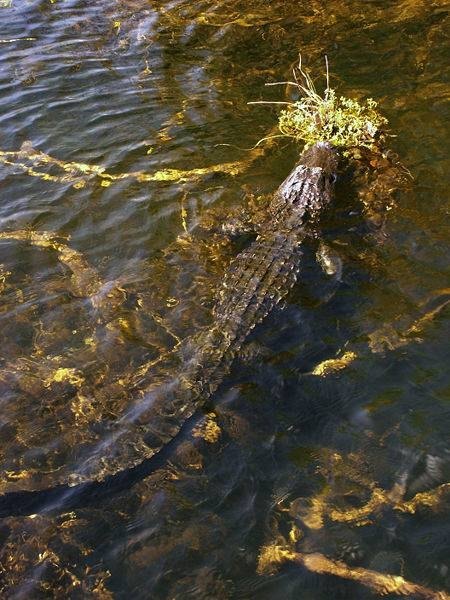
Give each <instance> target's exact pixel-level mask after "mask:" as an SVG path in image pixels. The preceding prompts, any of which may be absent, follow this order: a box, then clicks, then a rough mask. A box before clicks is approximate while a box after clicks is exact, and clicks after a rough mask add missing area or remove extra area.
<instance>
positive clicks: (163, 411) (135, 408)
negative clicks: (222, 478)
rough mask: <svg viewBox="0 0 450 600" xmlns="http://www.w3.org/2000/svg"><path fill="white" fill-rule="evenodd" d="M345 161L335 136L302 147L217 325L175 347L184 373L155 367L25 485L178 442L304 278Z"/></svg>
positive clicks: (225, 287)
mask: <svg viewBox="0 0 450 600" xmlns="http://www.w3.org/2000/svg"><path fill="white" fill-rule="evenodd" d="M337 165H338V157H337V152H336V150H335V148H334V147H333V146H332V145H331V144H330V143H328V142H318V143H316V144H315V145H314V146H312V147H310V148H309V149H306V150H305V151H304V152H303V153H302V155H301V156H300V159H299V162H298V164H297V165H296V166H295V167H294V169H293V170H292V171H291V173H290V174H289V175H288V177H287V178H286V179H285V180H284V181H283V183H282V184H281V185H280V187H279V188H278V189H277V190H276V191H275V193H274V194H273V197H272V199H271V201H270V203H269V206H268V213H267V216H266V218H265V220H264V222H263V223H261V225H260V227H259V228H258V231H259V232H258V235H257V237H256V239H254V241H253V242H251V243H250V244H249V245H248V246H247V247H246V248H245V249H243V250H242V251H241V252H240V253H239V254H238V255H237V256H236V257H235V258H234V259H233V260H232V262H231V264H230V265H229V268H228V270H227V272H226V274H225V276H224V278H223V281H222V284H221V286H220V287H219V289H218V291H217V297H216V302H215V306H214V308H213V315H214V323H213V326H212V327H210V328H208V329H207V330H202V331H200V332H199V333H198V334H196V335H193V336H192V337H189V338H187V339H185V340H184V341H182V342H181V343H180V344H179V345H178V347H176V348H175V349H174V350H173V351H172V352H173V356H172V361H173V360H175V362H176V365H177V371H176V373H177V374H176V376H172V377H171V378H170V380H169V382H168V381H167V378H166V379H165V381H163V382H161V381H155V380H153V381H152V378H151V376H152V374H151V373H149V378H148V381H147V382H146V383H144V384H143V385H141V386H140V388H139V389H138V390H135V392H137V393H135V394H134V395H135V398H134V399H133V402H131V403H130V404H129V405H128V406H127V408H126V411H125V412H124V413H123V414H122V415H119V416H118V418H115V419H114V418H113V417H111V418H110V419H109V420H108V421H106V420H105V422H101V423H98V424H96V431H95V435H94V436H93V441H92V442H88V443H82V444H80V446H79V447H77V448H71V449H70V450H69V451H68V455H69V458H68V459H67V460H66V461H65V462H64V464H63V465H62V466H61V465H59V466H57V467H56V468H54V469H51V470H42V471H41V472H39V469H38V468H37V469H36V472H35V474H34V475H33V476H31V477H30V478H29V479H28V481H27V484H26V485H27V487H26V488H25V491H33V492H35V491H37V492H39V491H41V492H42V491H45V490H51V489H52V488H55V487H66V488H67V489H69V487H73V486H76V487H78V486H79V484H87V483H89V482H90V483H93V482H94V483H96V482H103V481H104V480H105V479H108V480H109V479H110V478H111V476H117V475H120V473H122V472H124V471H127V470H128V471H129V470H130V469H133V468H135V467H137V466H138V465H140V464H141V463H143V462H144V461H147V460H148V459H152V457H153V458H158V455H160V454H162V453H163V450H164V448H165V447H166V446H168V445H170V444H171V443H173V440H174V439H176V437H177V434H179V432H180V429H181V428H182V427H183V425H184V424H185V423H186V421H188V420H189V419H190V418H191V417H192V416H193V415H194V413H196V412H197V411H198V409H199V408H200V407H202V406H203V405H204V404H205V403H206V402H207V400H208V399H209V398H210V397H211V395H212V394H213V393H214V392H215V391H216V390H217V388H218V387H219V385H220V383H221V382H222V380H223V379H224V377H225V376H226V375H227V373H228V372H229V370H230V368H231V365H232V362H233V360H234V358H235V357H236V355H237V354H238V352H239V350H240V348H241V347H242V345H243V343H244V341H245V340H246V338H247V337H248V335H249V333H250V332H251V331H252V329H253V328H254V327H255V326H256V325H257V324H258V323H260V322H261V321H262V320H263V319H264V318H265V317H266V316H267V315H268V314H269V313H270V312H271V311H272V310H273V309H274V307H275V306H276V305H278V304H279V303H280V301H281V300H282V299H283V298H284V297H285V296H286V295H287V294H288V292H289V291H290V289H291V288H292V287H293V286H294V284H295V282H296V281H297V278H298V276H299V274H300V270H301V265H302V255H303V250H302V246H303V243H304V242H305V241H306V240H308V239H312V238H315V237H316V236H317V234H318V228H319V225H320V220H321V217H322V215H323V214H324V212H325V211H326V209H327V208H328V206H329V205H330V203H331V201H332V198H333V188H334V182H335V179H336V170H337ZM172 372H174V371H172ZM144 379H145V378H144ZM155 455H157V456H155ZM22 483H23V482H22ZM23 489H24V488H23V487H21V481H20V477H10V473H4V476H3V484H2V491H3V492H6V494H5V495H4V496H3V498H6V497H7V496H9V495H10V492H13V494H11V495H12V496H14V492H15V493H19V494H20V493H21V491H22V490H23Z"/></svg>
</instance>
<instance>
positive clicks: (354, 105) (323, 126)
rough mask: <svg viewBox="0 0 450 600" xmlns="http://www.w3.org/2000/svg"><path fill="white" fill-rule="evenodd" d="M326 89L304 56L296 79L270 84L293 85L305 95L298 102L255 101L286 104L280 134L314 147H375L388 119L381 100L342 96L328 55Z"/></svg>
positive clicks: (281, 118)
mask: <svg viewBox="0 0 450 600" xmlns="http://www.w3.org/2000/svg"><path fill="white" fill-rule="evenodd" d="M325 61H326V67H327V73H326V88H325V91H324V94H323V96H321V95H320V94H319V93H318V92H317V90H316V87H315V85H314V82H313V80H312V78H311V76H310V75H309V73H307V72H306V71H305V70H304V69H303V68H302V61H301V57H300V59H299V62H298V65H297V67H295V68H294V69H293V77H294V81H282V82H276V83H268V84H266V85H288V86H293V87H294V88H295V89H296V90H297V91H298V92H299V94H300V95H301V96H300V98H299V99H298V100H296V101H295V102H271V101H260V102H256V103H251V104H261V103H262V104H281V105H286V107H287V108H285V109H283V110H282V111H281V113H280V115H279V121H278V126H279V130H280V134H281V135H280V137H288V138H293V139H294V140H295V141H297V142H304V143H305V145H306V146H310V145H312V144H315V143H316V142H320V141H329V142H331V143H332V144H334V145H335V146H339V147H342V148H344V153H345V152H347V151H348V150H349V149H350V148H352V147H366V148H372V147H373V145H374V143H375V140H376V139H377V137H379V136H380V134H381V132H382V129H383V127H384V126H386V125H387V119H386V118H385V117H383V116H382V115H381V114H380V113H379V112H378V111H377V103H376V102H375V100H373V99H372V98H368V99H367V100H366V101H365V102H364V103H360V102H358V101H357V100H353V99H351V98H345V97H344V96H340V97H338V96H337V95H336V92H335V90H333V89H331V88H330V81H329V72H328V60H327V58H325Z"/></svg>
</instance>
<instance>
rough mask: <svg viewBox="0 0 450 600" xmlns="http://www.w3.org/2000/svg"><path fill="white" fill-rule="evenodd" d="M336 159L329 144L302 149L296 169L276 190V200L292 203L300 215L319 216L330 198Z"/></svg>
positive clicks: (333, 149) (334, 176)
mask: <svg viewBox="0 0 450 600" xmlns="http://www.w3.org/2000/svg"><path fill="white" fill-rule="evenodd" d="M337 166H338V156H337V151H336V149H335V148H334V147H333V146H332V144H330V143H329V142H317V143H316V144H314V146H311V147H310V148H308V149H307V150H305V151H304V152H303V153H302V155H301V156H300V160H299V162H298V164H297V166H296V167H295V169H294V170H293V171H292V172H291V173H290V175H289V176H288V177H287V179H285V180H284V181H283V183H282V184H281V186H280V187H279V189H278V194H277V196H278V199H281V200H282V201H283V202H285V203H289V204H291V205H292V206H293V207H294V208H295V209H296V210H297V209H298V210H299V211H300V213H301V215H304V214H305V213H308V214H309V216H314V215H315V214H318V213H319V212H320V211H322V210H323V208H324V207H325V206H326V205H327V204H329V203H330V201H331V198H332V195H333V187H334V182H335V181H336V171H337Z"/></svg>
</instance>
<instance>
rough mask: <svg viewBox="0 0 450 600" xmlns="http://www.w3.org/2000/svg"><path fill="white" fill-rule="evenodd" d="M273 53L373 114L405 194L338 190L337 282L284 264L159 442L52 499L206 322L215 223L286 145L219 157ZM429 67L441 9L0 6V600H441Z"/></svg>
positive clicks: (438, 293)
mask: <svg viewBox="0 0 450 600" xmlns="http://www.w3.org/2000/svg"><path fill="white" fill-rule="evenodd" d="M6 4H7V3H6ZM300 51H301V52H302V55H303V58H304V61H305V62H306V63H307V65H308V66H309V67H310V69H311V70H312V72H313V73H318V74H319V73H321V72H323V56H324V55H325V54H327V55H328V57H329V60H330V64H331V71H332V82H331V83H332V86H333V87H335V88H336V89H337V90H338V92H339V93H342V94H344V95H346V96H349V97H356V98H364V97H368V96H371V97H373V98H375V99H376V100H377V101H379V104H380V107H381V109H382V111H383V113H384V114H385V115H386V116H387V117H388V119H389V122H390V127H391V131H392V133H393V134H395V136H396V137H392V138H390V139H389V142H388V143H389V147H390V150H392V151H393V152H396V153H397V154H398V156H399V159H400V160H401V162H402V164H403V165H404V166H405V167H406V168H407V169H408V170H409V171H410V173H411V175H412V177H413V179H411V178H409V177H406V178H403V179H402V181H400V180H399V179H397V176H398V174H399V172H398V171H396V170H395V169H394V170H393V171H390V170H389V169H390V166H389V165H390V164H391V163H390V160H388V161H387V162H386V165H387V166H386V165H384V166H383V165H381V166H380V165H375V164H372V166H371V167H370V168H371V169H373V170H372V173H371V176H372V179H373V181H375V184H374V185H375V187H372V188H370V189H369V184H368V183H367V182H366V181H365V180H364V178H359V179H355V178H353V179H352V177H351V176H350V175H349V174H348V173H344V172H343V173H342V176H341V178H340V181H339V183H338V190H337V201H336V210H335V213H334V214H333V215H332V217H331V219H330V223H328V226H327V231H326V232H325V236H326V239H327V241H328V243H329V244H331V245H332V246H333V248H334V249H335V251H338V253H339V254H340V256H341V258H342V262H343V272H342V278H341V281H340V282H339V283H338V282H336V281H333V280H330V279H329V278H327V277H325V275H323V274H322V272H321V270H320V268H319V267H318V266H317V264H315V262H314V260H313V256H312V251H311V252H310V254H311V256H309V257H308V256H307V257H306V259H305V260H306V261H308V262H307V268H306V270H305V275H304V280H303V281H302V282H300V283H299V285H298V286H297V288H296V289H295V291H294V293H292V294H291V295H290V297H289V300H288V301H287V302H286V305H285V307H284V310H282V311H278V312H276V313H274V314H272V315H271V316H270V317H269V319H268V320H267V321H266V322H265V323H263V324H262V325H261V326H260V327H259V328H257V329H256V330H255V332H254V334H253V335H252V339H251V340H249V343H248V345H247V347H246V348H244V350H243V352H242V357H241V359H240V360H239V361H237V362H236V363H235V365H234V368H233V371H232V373H231V375H230V376H228V377H227V378H226V379H225V380H224V382H223V385H222V386H221V388H220V389H219V391H218V392H217V393H216V394H215V395H214V397H213V399H212V401H211V402H210V403H209V404H208V406H207V407H206V409H205V414H203V415H200V416H199V417H198V419H197V421H196V422H195V423H194V424H193V429H192V427H191V429H190V430H188V431H185V432H184V433H183V434H182V435H181V440H180V443H179V445H178V447H177V448H175V449H174V450H173V451H171V452H169V453H167V455H164V456H163V457H162V458H161V460H160V462H159V463H158V464H156V463H155V464H153V465H151V466H150V467H148V469H147V471H145V470H141V471H139V472H137V473H134V474H128V475H126V476H123V477H122V478H119V480H117V478H116V480H114V481H113V482H109V483H108V482H107V483H104V484H100V485H99V486H97V487H95V486H94V488H93V489H89V490H86V489H84V490H81V491H76V490H77V488H67V489H65V490H63V492H61V493H58V494H54V493H53V492H52V491H49V490H51V489H53V485H54V483H55V480H56V482H58V473H59V472H60V471H61V469H62V468H63V466H64V465H67V464H71V463H74V462H76V460H77V459H78V458H79V455H78V454H77V452H78V450H77V449H78V448H79V447H80V446H81V444H83V443H85V442H87V441H89V440H92V439H95V438H96V436H97V435H100V433H99V431H100V429H99V427H100V425H99V421H100V417H101V420H102V422H103V421H104V420H105V419H109V420H110V421H114V419H115V418H116V416H117V417H118V416H120V415H122V414H123V412H124V411H125V410H126V409H127V407H128V406H129V404H130V402H132V401H133V394H132V392H131V391H130V390H132V389H133V386H136V385H137V382H139V381H140V380H141V379H142V378H144V379H145V378H146V377H156V376H158V377H159V376H164V377H166V378H167V377H168V376H169V377H170V376H171V372H170V362H169V363H167V364H166V363H165V362H164V360H163V361H161V360H160V359H161V356H167V355H168V353H170V350H171V349H173V348H174V347H175V346H176V345H177V344H178V343H179V341H180V340H181V339H184V338H186V337H187V336H190V335H192V334H194V333H195V332H196V331H199V330H200V329H201V328H202V327H207V326H208V324H209V323H210V322H211V304H212V301H213V298H214V289H215V288H216V286H217V284H218V283H219V282H220V280H221V278H222V276H223V273H224V271H225V270H226V267H227V264H228V262H229V261H230V259H231V257H232V256H234V255H235V254H236V253H237V252H238V251H239V249H240V248H241V247H242V244H244V243H245V240H240V239H239V240H237V241H236V240H234V241H231V240H230V239H229V238H227V237H226V236H225V235H223V234H222V233H221V231H220V225H221V223H223V222H224V221H226V220H227V219H228V218H229V216H230V214H232V213H233V211H236V210H237V209H239V207H240V206H243V205H245V203H248V202H250V208H249V210H256V207H258V206H260V207H261V206H264V203H263V202H262V200H255V199H253V200H252V195H253V196H255V197H257V196H261V195H263V194H267V193H270V192H271V191H273V190H274V189H275V188H276V187H277V186H278V184H279V183H280V182H281V180H282V179H283V178H284V176H285V175H286V174H287V173H288V172H289V171H290V169H291V168H292V166H293V164H294V161H295V158H296V155H297V153H298V149H297V148H295V146H294V145H292V144H288V143H285V142H284V141H283V142H281V143H278V144H277V145H274V144H272V145H267V146H262V149H258V150H256V151H248V150H245V149H246V148H250V147H252V146H253V145H254V144H255V143H256V142H257V141H258V140H259V139H260V138H262V137H264V136H266V135H268V134H269V133H270V131H271V129H272V127H273V126H274V124H275V123H276V114H275V111H274V110H272V109H269V108H267V107H255V106H249V105H248V104H247V102H249V101H251V100H255V99H259V98H273V99H275V98H279V96H280V94H281V95H282V94H283V91H282V90H281V89H280V88H266V87H264V84H265V83H266V82H271V81H279V80H283V79H285V78H286V77H288V76H289V73H290V69H291V66H292V64H293V63H294V62H295V61H296V60H297V57H298V53H299V52H300ZM448 52H449V44H448V9H446V8H445V5H444V3H443V2H441V1H440V0H435V1H434V2H430V1H427V2H425V1H423V2H421V1H417V0H414V1H413V0H404V1H399V2H394V1H389V2H387V1H386V0H383V1H381V0H379V1H370V2H367V1H365V2H364V1H362V0H353V1H350V0H349V1H346V2H342V1H339V2H334V1H333V2H322V1H319V0H316V1H315V0H312V1H311V2H309V3H303V2H284V1H281V0H276V1H275V2H271V3H267V2H264V1H263V0H258V1H256V0H252V1H247V2H240V1H239V0H229V1H224V2H211V1H210V0H208V1H204V2H201V1H199V2H187V1H183V0H180V1H178V2H176V1H175V2H152V1H146V2H144V1H142V0H134V1H130V2H103V1H98V2H94V3H93V2H83V1H78V0H77V1H75V0H74V1H64V0H55V1H54V2H50V1H42V2H38V1H29V2H19V1H18V0H13V1H12V5H11V6H10V7H5V8H0V98H1V105H0V134H1V135H0V182H1V190H2V203H1V205H0V327H1V341H2V343H1V367H2V372H1V374H0V471H1V473H2V478H1V480H0V493H1V494H3V495H2V496H0V514H1V515H2V518H1V522H0V596H1V597H5V598H97V597H99V598H125V597H128V596H132V597H133V598H139V599H140V598H142V599H144V598H152V599H156V598H158V599H159V598H161V599H163V598H164V599H165V598H171V599H175V598H180V599H181V598H183V599H184V598H214V599H219V598H246V599H247V598H255V597H258V598H270V599H273V598H280V599H283V600H284V599H286V598H299V597H301V598H302V599H303V598H304V599H314V600H316V599H317V600H318V599H322V598H323V599H328V598H333V599H339V598H343V599H344V598H345V599H347V598H361V599H363V598H364V599H365V598H372V597H373V598H378V597H380V595H381V593H382V592H383V593H387V596H385V597H388V598H391V597H392V598H394V597H398V595H399V594H400V593H402V594H403V596H404V597H410V598H415V597H420V598H446V597H447V596H446V595H445V590H447V592H448V591H450V564H449V559H448V556H449V555H450V553H449V544H448V539H450V531H449V526H448V495H449V487H450V486H449V483H448V482H449V473H450V455H449V452H450V449H449V446H448V402H449V391H450V382H449V377H448V358H449V352H448V337H449V320H448V314H449V313H448V304H447V303H448V299H449V295H450V292H449V279H448V275H449V269H448V259H447V257H448V251H449V247H448V240H449V239H450V237H449V226H448V223H449V219H448V217H449V207H448V192H447V190H448V183H449V181H448V179H449V178H448V171H449V169H448V167H449V159H448V136H449V133H450V131H449V125H448V124H449V118H448V117H449V98H450V84H449V66H448ZM381 162H382V161H381ZM372 183H373V182H372ZM377 185H378V187H376V186H377ZM390 188H396V189H395V190H393V189H390ZM374 189H375V192H377V193H378V199H380V198H381V200H382V203H381V204H382V207H383V211H384V212H383V214H382V218H381V219H380V213H379V212H378V213H377V214H374V211H373V203H372V204H371V201H372V200H373V190H374ZM361 200H363V201H364V202H365V203H366V204H365V205H364V203H362V202H361ZM387 209H389V210H387ZM262 210H263V209H262ZM368 220H369V223H368ZM382 220H384V223H380V221H382ZM307 254H308V253H307ZM332 359H338V361H336V360H334V362H332V363H329V362H324V361H329V360H332ZM168 365H169V366H168ZM338 367H342V368H338ZM173 376H174V377H175V376H176V373H173ZM124 466H125V467H126V466H127V465H124ZM22 490H28V491H30V492H31V494H30V495H27V494H23V493H21V491H22ZM36 490H43V491H42V492H39V493H38V494H36V493H35V492H36ZM16 492H19V493H16ZM14 494H15V495H14ZM389 575H392V576H401V577H402V578H403V579H399V578H397V579H393V578H392V577H389ZM408 586H409V587H408ZM414 586H415V587H414ZM439 591H441V594H442V595H438V592H439Z"/></svg>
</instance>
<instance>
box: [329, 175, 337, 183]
mask: <svg viewBox="0 0 450 600" xmlns="http://www.w3.org/2000/svg"><path fill="white" fill-rule="evenodd" d="M336 181H337V175H336V173H331V175H330V183H336Z"/></svg>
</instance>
